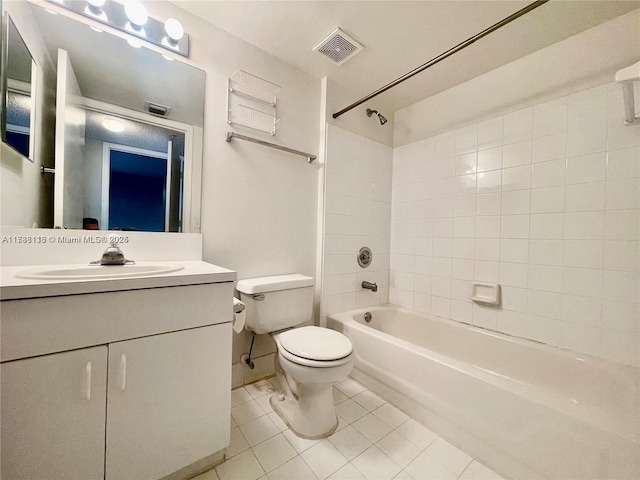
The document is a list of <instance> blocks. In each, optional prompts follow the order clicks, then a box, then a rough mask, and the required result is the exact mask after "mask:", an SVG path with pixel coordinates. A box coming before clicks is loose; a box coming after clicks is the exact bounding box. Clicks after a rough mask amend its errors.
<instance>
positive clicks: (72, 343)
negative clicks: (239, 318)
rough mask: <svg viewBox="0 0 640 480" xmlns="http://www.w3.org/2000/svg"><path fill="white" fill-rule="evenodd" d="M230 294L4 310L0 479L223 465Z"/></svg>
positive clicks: (198, 291)
mask: <svg viewBox="0 0 640 480" xmlns="http://www.w3.org/2000/svg"><path fill="white" fill-rule="evenodd" d="M232 296H233V282H221V283H214V284H199V285H190V286H176V287H170V288H149V289H141V290H128V291H116V292H103V293H95V294H85V295H69V296H55V297H46V298H30V299H19V300H8V301H2V302H1V303H0V308H1V309H2V318H1V319H0V327H1V329H0V337H1V340H2V349H1V350H0V353H1V354H2V364H1V365H0V369H1V370H0V374H1V387H2V390H1V391H0V409H1V413H2V414H1V418H0V420H1V430H0V435H1V445H0V455H1V458H0V464H1V475H0V476H1V478H2V479H7V480H9V479H11V480H13V479H43V478H52V479H53V478H55V479H63V478H64V479H65V480H72V479H82V480H87V479H103V478H105V479H109V480H122V479H127V480H134V479H145V480H149V479H159V478H163V477H166V476H168V475H171V478H188V477H189V472H188V471H185V470H183V469H185V468H186V470H188V469H189V466H191V465H193V464H195V463H198V465H202V464H203V462H204V464H205V465H204V466H206V463H207V462H208V461H209V460H210V462H211V463H213V462H214V461H215V460H213V458H216V459H217V458H218V457H220V458H221V455H220V452H221V451H222V450H223V449H224V448H225V447H226V446H227V445H228V444H229V436H230V409H231V406H230V402H231V398H230V397H231V344H232V341H231V340H232V331H231V320H232ZM181 470H182V471H183V472H184V473H182V474H181V473H180V471H181Z"/></svg>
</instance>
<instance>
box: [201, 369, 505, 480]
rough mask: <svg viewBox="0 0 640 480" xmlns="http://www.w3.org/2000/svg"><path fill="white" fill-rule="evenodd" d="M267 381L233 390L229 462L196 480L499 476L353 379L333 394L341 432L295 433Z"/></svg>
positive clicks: (471, 479) (474, 479) (484, 479)
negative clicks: (323, 435) (319, 436)
mask: <svg viewBox="0 0 640 480" xmlns="http://www.w3.org/2000/svg"><path fill="white" fill-rule="evenodd" d="M272 381H273V382H277V380H276V379H272V380H262V381H260V382H257V383H254V384H252V385H247V386H245V387H242V388H238V389H236V390H233V391H232V393H231V417H232V420H231V445H229V448H227V460H226V461H225V462H224V463H222V464H221V465H218V466H217V467H216V468H215V469H213V470H210V471H208V472H206V473H204V474H202V475H199V476H198V477H196V478H195V480H230V479H237V480H256V479H259V480H286V479H288V480H307V479H309V480H324V479H330V480H356V479H367V480H374V479H376V480H377V479H381V480H382V479H398V480H412V479H413V480H423V479H433V480H436V479H437V480H440V479H442V480H449V479H451V480H456V479H459V480H499V479H501V478H502V477H500V476H499V475H498V474H496V473H495V472H493V471H492V470H490V469H488V468H487V467H485V466H484V465H482V464H481V463H479V462H478V461H476V460H474V459H473V458H472V457H470V456H469V455H467V454H466V453H464V452H462V451H461V450H459V449H458V448H456V447H454V446H453V445H451V444H450V443H449V442H447V441H445V440H443V439H442V438H440V437H438V436H437V435H436V434H435V433H433V432H432V431H431V430H429V429H428V428H426V427H424V426H423V425H421V424H419V423H418V422H417V421H415V420H413V419H412V418H410V417H409V416H408V415H406V414H405V413H403V412H402V411H400V410H399V409H397V408H395V407H394V406H393V405H391V404H389V403H387V402H386V401H385V400H384V399H382V398H380V397H379V396H377V395H376V394H374V393H373V392H371V391H369V390H368V389H366V388H365V387H364V386H362V385H361V384H359V383H358V382H356V381H355V380H353V379H351V378H347V379H346V380H344V381H343V382H341V383H339V384H338V385H336V387H335V388H334V391H333V393H334V403H335V405H336V413H337V414H338V418H339V420H340V423H339V425H338V430H337V431H336V432H335V433H333V434H332V435H331V436H330V437H329V438H327V439H324V440H306V439H302V438H299V437H297V436H296V435H295V434H294V433H293V432H292V431H291V430H289V429H288V428H287V426H286V425H285V424H284V422H283V421H282V420H281V419H280V417H279V416H278V414H277V413H275V412H274V411H273V410H272V409H271V406H270V405H269V396H270V394H271V393H272V392H273V391H274V385H273V384H272V383H271V382H272Z"/></svg>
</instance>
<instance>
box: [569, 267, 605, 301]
mask: <svg viewBox="0 0 640 480" xmlns="http://www.w3.org/2000/svg"><path fill="white" fill-rule="evenodd" d="M562 292H563V293H567V294H570V295H579V296H583V297H594V298H599V297H600V296H601V295H602V270H600V269H588V268H573V267H564V268H563V270H562Z"/></svg>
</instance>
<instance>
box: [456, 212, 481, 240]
mask: <svg viewBox="0 0 640 480" xmlns="http://www.w3.org/2000/svg"><path fill="white" fill-rule="evenodd" d="M475 230H476V217H457V218H454V219H453V236H454V237H456V238H465V237H474V236H475Z"/></svg>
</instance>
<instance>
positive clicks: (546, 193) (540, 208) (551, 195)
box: [531, 186, 565, 213]
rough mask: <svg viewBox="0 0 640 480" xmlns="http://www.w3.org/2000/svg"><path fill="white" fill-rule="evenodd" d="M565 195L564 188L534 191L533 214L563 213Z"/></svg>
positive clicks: (532, 193)
mask: <svg viewBox="0 0 640 480" xmlns="http://www.w3.org/2000/svg"><path fill="white" fill-rule="evenodd" d="M564 193H565V187H564V186H561V187H547V188H534V189H532V190H531V213H553V212H563V211H564Z"/></svg>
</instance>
